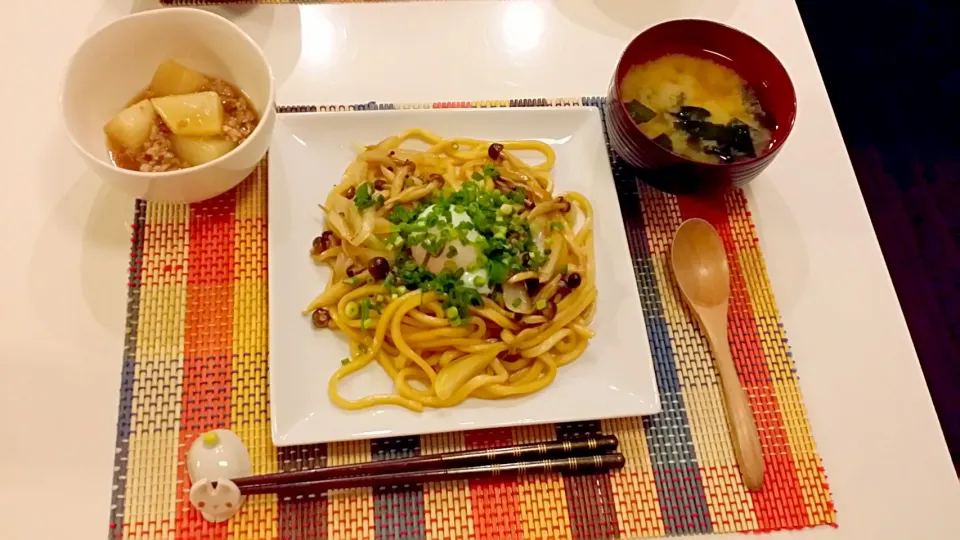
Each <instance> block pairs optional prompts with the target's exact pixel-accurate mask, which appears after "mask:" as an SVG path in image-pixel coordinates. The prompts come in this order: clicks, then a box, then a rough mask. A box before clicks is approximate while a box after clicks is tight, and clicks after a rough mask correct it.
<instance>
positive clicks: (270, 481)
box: [233, 435, 619, 491]
mask: <svg viewBox="0 0 960 540" xmlns="http://www.w3.org/2000/svg"><path fill="white" fill-rule="evenodd" d="M618 444H619V441H618V440H617V438H616V437H615V436H613V435H604V436H600V437H593V438H589V439H581V440H572V441H556V442H547V443H535V444H522V445H516V446H508V447H503V448H488V449H483V450H467V451H463V452H450V453H445V454H436V455H430V456H416V457H409V458H399V459H387V460H383V461H372V462H369V463H357V464H355V465H340V466H336V467H324V468H320V469H310V470H306V471H295V472H285V473H274V474H265V475H261V476H248V477H245V478H236V479H234V480H233V483H234V484H236V485H237V487H239V488H240V490H241V491H246V490H245V489H244V488H245V487H247V486H253V485H273V486H280V485H285V484H292V483H302V482H315V481H322V480H329V479H331V478H346V477H361V476H370V475H383V474H399V473H401V472H403V473H407V472H415V471H427V470H443V469H454V468H463V467H477V466H484V465H494V464H502V463H508V462H517V461H530V460H543V459H553V458H567V457H577V456H585V455H594V454H604V453H607V452H613V451H614V450H616V449H617V445H618ZM355 481H356V479H355V478H354V480H352V482H355ZM351 485H354V484H351Z"/></svg>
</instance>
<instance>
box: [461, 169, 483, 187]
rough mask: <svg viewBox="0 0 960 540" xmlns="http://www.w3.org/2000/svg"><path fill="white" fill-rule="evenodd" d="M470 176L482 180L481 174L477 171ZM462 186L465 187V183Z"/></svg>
mask: <svg viewBox="0 0 960 540" xmlns="http://www.w3.org/2000/svg"><path fill="white" fill-rule="evenodd" d="M470 178H472V179H473V180H474V181H476V182H480V181H482V180H483V175H482V174H480V173H478V172H475V173H473V174H472V175H470ZM464 187H466V185H464Z"/></svg>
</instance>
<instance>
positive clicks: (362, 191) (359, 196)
mask: <svg viewBox="0 0 960 540" xmlns="http://www.w3.org/2000/svg"><path fill="white" fill-rule="evenodd" d="M372 188H373V186H371V185H370V182H364V183H362V184H360V185H359V186H357V193H356V195H354V197H353V204H355V205H357V208H359V209H361V210H364V209H367V208H370V207H372V206H374V205H375V204H377V203H376V201H375V200H374V199H373V196H372Z"/></svg>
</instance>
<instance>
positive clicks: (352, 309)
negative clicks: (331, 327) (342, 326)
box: [343, 302, 360, 319]
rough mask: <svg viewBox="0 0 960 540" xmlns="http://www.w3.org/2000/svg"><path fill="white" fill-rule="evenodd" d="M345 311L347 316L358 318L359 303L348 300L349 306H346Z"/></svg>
mask: <svg viewBox="0 0 960 540" xmlns="http://www.w3.org/2000/svg"><path fill="white" fill-rule="evenodd" d="M343 311H344V313H346V315H347V317H350V318H351V319H356V318H357V315H359V314H360V306H359V305H357V303H356V302H348V303H347V307H346V308H344V310H343Z"/></svg>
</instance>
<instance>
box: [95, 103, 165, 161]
mask: <svg viewBox="0 0 960 540" xmlns="http://www.w3.org/2000/svg"><path fill="white" fill-rule="evenodd" d="M156 118H157V112H156V111H155V110H153V106H152V105H150V100H147V99H145V100H143V101H141V102H139V103H136V104H134V105H131V106H130V107H127V108H126V109H124V110H122V111H120V114H118V115H116V116H114V117H113V119H112V120H110V121H109V122H107V125H106V126H104V127H103V131H105V132H106V134H107V136H108V137H110V138H111V139H113V141H114V142H115V143H117V144H119V145H121V146H123V147H124V148H126V149H128V150H132V149H135V148H139V147H140V146H142V145H143V143H145V142H147V139H149V138H150V130H151V129H153V123H154V121H155V120H156Z"/></svg>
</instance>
